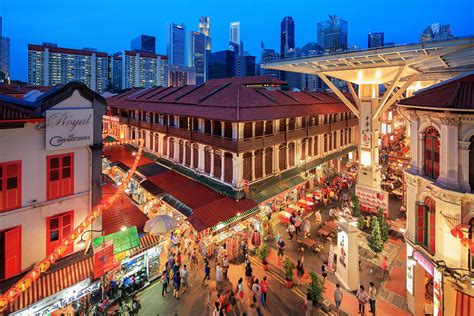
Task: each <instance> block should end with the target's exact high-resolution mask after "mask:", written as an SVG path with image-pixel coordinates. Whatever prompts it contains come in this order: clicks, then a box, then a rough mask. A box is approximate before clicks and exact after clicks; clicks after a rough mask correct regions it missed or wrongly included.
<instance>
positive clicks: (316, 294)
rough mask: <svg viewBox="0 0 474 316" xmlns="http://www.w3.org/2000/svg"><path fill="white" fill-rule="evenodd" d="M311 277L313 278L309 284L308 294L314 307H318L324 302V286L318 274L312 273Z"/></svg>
mask: <svg viewBox="0 0 474 316" xmlns="http://www.w3.org/2000/svg"><path fill="white" fill-rule="evenodd" d="M309 276H310V277H311V283H310V284H308V294H309V296H310V298H311V301H312V302H313V305H314V306H316V305H317V304H320V303H321V302H322V301H323V293H324V286H323V282H322V281H321V279H320V278H319V277H318V275H317V274H316V273H314V272H310V273H309Z"/></svg>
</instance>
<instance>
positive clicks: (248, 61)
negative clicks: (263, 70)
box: [238, 55, 255, 77]
mask: <svg viewBox="0 0 474 316" xmlns="http://www.w3.org/2000/svg"><path fill="white" fill-rule="evenodd" d="M239 63H240V75H239V76H238V77H249V76H255V56H250V55H244V56H239Z"/></svg>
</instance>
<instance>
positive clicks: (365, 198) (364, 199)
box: [355, 185, 388, 212]
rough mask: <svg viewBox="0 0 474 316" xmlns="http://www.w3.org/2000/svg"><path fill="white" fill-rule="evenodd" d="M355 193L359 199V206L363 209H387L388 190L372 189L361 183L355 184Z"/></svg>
mask: <svg viewBox="0 0 474 316" xmlns="http://www.w3.org/2000/svg"><path fill="white" fill-rule="evenodd" d="M355 193H356V195H357V197H358V198H359V201H360V207H361V209H362V210H364V211H372V212H377V210H378V209H379V208H381V209H382V210H383V211H384V212H387V211H388V192H387V191H382V190H374V189H371V188H367V187H364V186H361V185H358V186H356V192H355Z"/></svg>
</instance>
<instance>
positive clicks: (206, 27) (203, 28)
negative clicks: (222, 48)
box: [199, 16, 212, 52]
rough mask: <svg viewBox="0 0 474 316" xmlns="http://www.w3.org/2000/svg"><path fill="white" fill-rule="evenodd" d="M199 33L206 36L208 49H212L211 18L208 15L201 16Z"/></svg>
mask: <svg viewBox="0 0 474 316" xmlns="http://www.w3.org/2000/svg"><path fill="white" fill-rule="evenodd" d="M199 33H201V34H204V35H205V36H206V50H207V51H209V52H210V51H211V49H212V42H211V19H210V18H209V17H208V16H201V17H200V18H199Z"/></svg>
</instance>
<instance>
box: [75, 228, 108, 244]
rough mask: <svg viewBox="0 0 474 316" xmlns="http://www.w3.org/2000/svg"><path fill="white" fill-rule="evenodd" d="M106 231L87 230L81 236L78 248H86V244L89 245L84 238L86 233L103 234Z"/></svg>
mask: <svg viewBox="0 0 474 316" xmlns="http://www.w3.org/2000/svg"><path fill="white" fill-rule="evenodd" d="M103 231H104V230H103V229H101V230H94V229H89V230H86V231H84V232H83V233H82V234H81V239H80V240H79V241H78V242H77V246H78V247H79V248H84V247H85V245H86V243H87V239H86V238H84V236H85V235H86V233H101V232H103Z"/></svg>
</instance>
